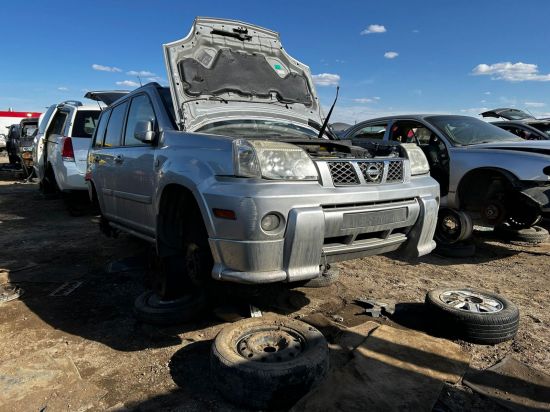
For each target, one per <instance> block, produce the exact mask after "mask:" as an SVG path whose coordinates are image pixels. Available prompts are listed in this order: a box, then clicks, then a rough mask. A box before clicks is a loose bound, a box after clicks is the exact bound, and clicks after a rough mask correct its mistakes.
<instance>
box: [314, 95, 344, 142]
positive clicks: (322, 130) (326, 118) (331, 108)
mask: <svg viewBox="0 0 550 412" xmlns="http://www.w3.org/2000/svg"><path fill="white" fill-rule="evenodd" d="M339 90H340V86H336V97H335V98H334V101H333V102H332V106H330V110H329V111H328V114H327V117H325V121H324V122H323V125H322V126H321V130H319V135H318V136H317V137H318V138H319V139H321V138H322V137H323V133H325V130H326V129H327V126H328V121H329V120H330V115H331V114H332V110H333V109H334V106H336V101H337V100H338V91H339ZM332 140H334V139H332Z"/></svg>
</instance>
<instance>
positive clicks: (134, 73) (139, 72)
mask: <svg viewBox="0 0 550 412" xmlns="http://www.w3.org/2000/svg"><path fill="white" fill-rule="evenodd" d="M126 74H127V75H128V76H141V77H145V76H156V74H155V73H153V72H150V71H147V70H130V71H129V72H126Z"/></svg>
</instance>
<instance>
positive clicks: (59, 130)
mask: <svg viewBox="0 0 550 412" xmlns="http://www.w3.org/2000/svg"><path fill="white" fill-rule="evenodd" d="M66 120H67V112H61V111H60V112H57V113H56V115H55V117H54V118H53V120H52V124H51V126H50V129H49V130H48V136H51V135H53V134H55V135H62V134H63V129H64V126H65V121H66Z"/></svg>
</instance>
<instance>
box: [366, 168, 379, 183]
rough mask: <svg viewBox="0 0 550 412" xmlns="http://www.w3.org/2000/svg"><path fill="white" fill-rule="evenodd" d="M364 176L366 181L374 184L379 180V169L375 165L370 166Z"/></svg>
mask: <svg viewBox="0 0 550 412" xmlns="http://www.w3.org/2000/svg"><path fill="white" fill-rule="evenodd" d="M365 176H366V178H367V180H368V181H370V182H376V181H377V180H378V179H379V178H380V169H379V168H378V166H377V165H376V164H371V165H369V166H368V167H367V170H366V171H365Z"/></svg>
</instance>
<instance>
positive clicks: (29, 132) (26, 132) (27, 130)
mask: <svg viewBox="0 0 550 412" xmlns="http://www.w3.org/2000/svg"><path fill="white" fill-rule="evenodd" d="M37 130H38V126H37V125H35V124H27V125H25V126H23V129H22V130H21V137H33V136H34V133H35V132H36V131H37Z"/></svg>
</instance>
